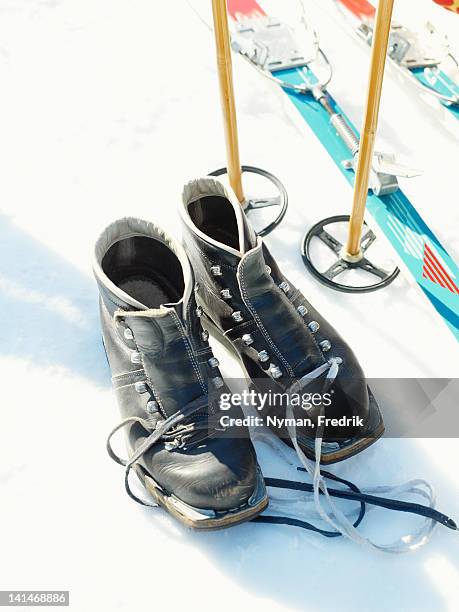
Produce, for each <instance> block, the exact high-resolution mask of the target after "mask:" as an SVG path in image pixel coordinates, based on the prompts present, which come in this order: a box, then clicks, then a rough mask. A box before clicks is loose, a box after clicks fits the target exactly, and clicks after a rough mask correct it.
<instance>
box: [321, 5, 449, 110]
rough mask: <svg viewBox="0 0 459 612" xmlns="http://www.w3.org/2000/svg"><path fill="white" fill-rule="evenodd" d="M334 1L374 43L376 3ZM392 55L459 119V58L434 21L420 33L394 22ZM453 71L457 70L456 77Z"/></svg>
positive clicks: (397, 65) (402, 70) (407, 74)
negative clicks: (435, 27)
mask: <svg viewBox="0 0 459 612" xmlns="http://www.w3.org/2000/svg"><path fill="white" fill-rule="evenodd" d="M332 1H333V3H334V5H335V6H336V7H337V8H338V10H340V12H341V13H342V14H343V15H344V17H345V19H346V21H347V22H348V23H349V25H350V26H351V27H352V29H353V30H354V32H355V33H356V34H357V36H358V37H359V38H360V39H361V40H363V41H364V42H365V43H366V44H367V45H368V47H370V46H371V41H372V38H373V24H374V18H375V13H376V9H375V7H374V6H373V4H371V3H370V2H369V1H368V0H332ZM388 57H389V59H390V61H391V64H392V65H393V66H394V67H395V68H396V69H397V71H398V72H399V73H400V74H401V75H402V76H403V77H404V78H406V79H409V80H410V81H411V82H412V83H414V84H415V85H416V86H417V87H418V88H420V90H421V91H422V92H423V93H425V94H427V95H428V96H430V97H434V98H436V99H437V100H438V102H439V103H440V104H441V105H442V106H443V107H445V108H446V109H447V110H448V111H449V112H450V113H451V114H452V115H453V116H454V117H455V118H456V119H459V61H458V60H457V59H456V58H455V57H454V55H453V54H452V52H451V50H450V49H449V46H448V41H447V40H446V38H445V37H440V36H439V35H438V34H437V32H436V31H435V29H434V27H433V26H432V24H427V25H426V31H425V32H424V33H419V32H414V31H412V30H410V29H409V28H407V27H405V26H403V25H400V24H397V23H393V24H392V29H391V38H390V41H389V52H388ZM447 64H449V66H448V67H447ZM443 65H445V68H443ZM448 68H449V69H448ZM451 73H456V78H454V77H453V75H452V74H451Z"/></svg>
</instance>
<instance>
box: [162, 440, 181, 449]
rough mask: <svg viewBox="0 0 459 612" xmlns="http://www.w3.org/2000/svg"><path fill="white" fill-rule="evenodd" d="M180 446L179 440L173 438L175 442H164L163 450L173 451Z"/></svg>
mask: <svg viewBox="0 0 459 612" xmlns="http://www.w3.org/2000/svg"><path fill="white" fill-rule="evenodd" d="M180 444H181V442H180V440H179V439H178V438H175V440H171V441H170V442H166V443H165V444H164V448H165V449H166V450H167V451H173V450H175V449H176V448H178V447H179V446H180Z"/></svg>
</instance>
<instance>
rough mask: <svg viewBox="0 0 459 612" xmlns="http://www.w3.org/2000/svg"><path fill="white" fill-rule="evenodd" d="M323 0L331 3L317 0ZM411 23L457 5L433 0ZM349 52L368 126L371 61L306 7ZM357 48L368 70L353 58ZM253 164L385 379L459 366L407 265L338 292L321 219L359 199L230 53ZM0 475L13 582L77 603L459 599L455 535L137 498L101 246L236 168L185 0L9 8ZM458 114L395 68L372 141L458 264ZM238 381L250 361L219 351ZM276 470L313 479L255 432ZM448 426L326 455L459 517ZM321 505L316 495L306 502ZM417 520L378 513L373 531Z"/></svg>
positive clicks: (332, 44)
mask: <svg viewBox="0 0 459 612" xmlns="http://www.w3.org/2000/svg"><path fill="white" fill-rule="evenodd" d="M316 4H317V3H316ZM399 4H400V11H404V19H405V21H406V18H408V19H409V18H411V17H413V19H414V17H416V18H417V19H418V18H419V19H420V18H421V17H422V18H424V17H425V19H427V18H429V19H430V20H431V21H433V22H435V23H438V24H439V28H441V27H444V28H445V29H447V30H448V31H449V35H450V38H451V40H453V41H454V42H455V43H457V40H458V34H459V17H456V16H454V15H450V14H447V13H446V12H445V11H442V9H440V8H439V7H436V6H433V5H432V3H431V2H430V0H422V1H421V0H419V1H418V2H417V3H416V15H415V16H412V15H411V11H409V10H408V8H407V7H409V5H410V3H404V4H405V6H404V7H403V6H402V5H403V3H401V2H400V3H399ZM310 12H311V15H312V16H313V17H314V21H315V23H316V24H317V25H318V27H319V29H320V31H321V36H322V39H323V44H324V46H325V48H326V49H327V50H328V52H329V55H330V58H331V60H332V62H333V63H334V64H335V67H336V70H335V78H334V81H333V85H332V88H331V89H332V93H334V95H336V97H337V98H338V99H339V100H340V102H341V104H342V105H343V106H344V108H345V110H346V111H347V112H348V113H349V114H350V116H351V118H352V119H353V120H354V121H355V122H356V123H357V124H360V122H361V113H362V101H363V95H364V94H363V92H364V90H365V80H366V70H367V65H368V55H367V52H366V50H365V49H363V48H362V47H361V46H360V45H359V43H356V42H354V41H353V40H352V39H351V38H350V37H349V36H348V35H347V34H345V33H344V32H343V30H342V29H341V28H339V26H338V25H337V24H336V23H335V22H334V21H333V20H331V19H330V16H329V15H328V16H327V14H326V12H324V11H322V10H321V9H320V7H319V8H318V7H317V6H313V4H311V7H310ZM350 64H352V70H350V68H349V65H350ZM235 75H236V88H237V97H238V110H239V125H240V141H241V151H242V158H243V161H244V162H245V163H249V164H253V165H258V166H260V167H264V168H266V169H268V170H270V171H272V172H274V173H275V174H277V175H278V176H279V177H281V178H282V180H283V182H284V183H285V185H286V187H287V189H288V191H289V195H290V201H291V207H290V210H289V212H288V214H287V217H286V219H285V221H284V223H283V225H282V226H281V228H279V230H278V231H277V232H275V233H274V234H273V235H271V236H270V237H269V238H268V239H267V242H268V244H269V246H270V248H271V249H272V251H273V252H274V254H275V255H276V257H277V258H278V259H279V261H280V263H281V265H282V267H283V268H284V270H285V271H286V273H287V275H288V276H290V277H291V278H292V280H293V282H295V283H296V284H298V285H300V286H301V288H302V289H303V290H304V291H305V293H306V295H308V296H311V301H313V303H314V304H315V305H317V306H318V307H319V308H321V309H322V310H323V311H324V313H326V315H327V317H329V318H330V319H331V320H332V321H333V322H334V323H335V324H336V326H337V327H338V328H339V329H341V330H343V332H344V335H345V336H346V338H347V339H348V341H349V342H350V344H351V345H352V346H353V347H354V348H355V351H356V352H357V354H358V355H359V357H360V359H361V361H362V363H363V364H364V366H365V369H366V371H367V373H368V374H369V375H370V376H400V377H409V376H420V377H422V376H429V375H430V376H437V377H446V376H457V364H458V359H457V344H456V343H455V341H454V338H453V336H452V334H451V333H450V332H449V330H448V329H447V328H446V326H444V324H443V323H442V322H441V321H440V320H439V319H437V318H436V317H435V316H434V315H433V311H432V309H431V307H430V305H429V304H428V303H427V302H426V301H423V300H422V298H421V297H420V294H419V293H418V292H417V289H416V288H415V287H414V286H413V283H412V281H410V279H408V278H407V277H401V278H400V279H399V280H398V281H397V282H396V283H395V284H394V285H393V286H391V287H390V288H388V289H386V290H385V291H382V292H378V293H375V294H368V295H365V296H359V297H355V296H348V295H342V294H335V293H332V292H329V291H327V290H325V289H323V288H321V287H319V286H318V285H317V284H316V282H315V281H314V280H313V279H312V278H311V277H309V276H308V274H307V273H306V272H305V270H304V268H303V266H302V263H301V257H300V254H299V245H300V241H301V238H302V236H303V234H304V231H305V230H306V228H308V227H310V226H311V225H312V223H315V222H316V221H317V220H318V219H320V218H323V217H325V216H327V215H328V214H335V213H340V212H342V211H346V210H348V209H349V206H350V202H351V191H350V190H349V188H348V186H347V184H346V183H345V181H344V179H343V178H342V177H341V176H340V174H339V173H338V172H336V170H335V168H334V167H333V165H332V164H331V162H330V160H329V159H328V157H327V155H326V153H325V152H324V151H323V150H322V149H321V147H320V145H319V144H318V143H317V142H316V141H315V140H314V139H313V138H312V137H310V136H309V135H307V134H306V137H305V132H304V130H303V131H300V130H298V129H297V127H296V126H295V124H294V122H293V121H292V120H291V119H290V118H289V116H288V113H287V112H285V111H286V110H288V105H287V104H286V103H284V101H283V98H282V97H281V96H279V95H278V93H277V92H276V90H275V88H273V87H271V86H270V85H269V84H267V83H265V82H263V81H262V80H261V79H260V77H259V76H258V75H257V74H256V73H255V72H253V71H251V69H250V68H249V67H248V66H247V65H246V64H245V63H243V62H239V61H235ZM0 82H1V83H2V96H1V103H0V108H1V112H0V167H1V169H2V172H1V181H0V236H1V242H0V309H1V312H2V313H3V321H2V326H1V328H0V347H1V348H0V368H1V371H2V382H3V389H2V417H1V418H2V427H1V430H0V456H1V463H0V490H1V493H2V501H1V511H0V512H1V514H0V516H1V522H0V541H1V543H2V555H1V556H2V569H1V587H0V588H2V589H69V590H70V591H71V595H70V597H71V607H72V609H74V610H77V611H86V610H92V609H98V610H101V611H102V610H115V609H116V610H133V609H135V610H147V609H149V610H150V609H153V608H157V609H164V608H166V607H167V608H173V609H174V610H176V609H180V608H189V607H191V609H200V610H213V609H215V608H217V607H218V609H221V610H227V609H228V610H229V609H231V610H234V609H237V608H242V607H244V609H246V608H252V609H264V610H283V609H302V610H308V611H328V610H330V611H331V610H356V609H357V610H386V609H400V610H429V612H430V611H432V610H451V611H452V610H456V609H457V601H458V596H459V538H458V537H457V534H455V533H453V532H451V531H447V530H446V529H438V530H437V532H436V533H435V534H434V537H433V539H432V541H431V542H430V543H429V544H428V545H427V546H426V547H424V548H423V549H421V550H419V551H417V552H415V553H412V554H409V555H401V556H384V555H376V554H375V555H372V554H370V553H368V552H367V551H366V550H363V549H360V548H359V547H358V546H356V545H355V544H353V543H351V542H347V541H343V540H340V539H335V540H329V539H324V538H320V537H319V536H315V535H313V534H310V533H307V532H302V531H299V530H296V529H293V528H289V527H275V526H270V525H253V524H246V525H242V526H239V527H235V528H232V529H230V530H227V531H224V532H220V533H207V534H199V533H192V532H189V531H187V530H185V529H184V528H182V527H181V526H180V525H178V524H176V523H175V522H174V521H173V520H172V519H171V518H169V517H168V516H166V515H165V514H164V513H163V512H162V511H160V510H156V511H155V510H144V509H142V508H140V507H137V506H136V505H135V504H133V502H132V501H131V500H129V498H128V497H127V496H126V495H125V494H124V491H123V474H122V470H121V468H119V466H116V465H115V464H113V463H112V462H111V461H110V460H109V458H108V456H107V455H106V451H105V446H104V444H105V438H106V435H107V433H108V431H110V430H111V428H112V427H113V426H114V425H115V424H116V423H117V420H118V414H117V410H116V406H115V401H114V396H113V395H112V392H111V389H110V375H109V371H108V368H107V365H106V362H105V357H104V355H103V350H102V346H101V341H100V331H99V326H98V312H97V292H96V287H95V283H94V281H93V279H92V275H91V270H90V261H91V253H92V248H93V243H94V241H95V239H96V237H97V235H98V233H99V232H100V231H101V230H102V229H103V227H104V226H105V225H106V224H107V223H109V222H110V221H112V220H113V219H115V218H118V217H121V216H124V215H138V216H140V217H145V218H148V219H152V220H153V221H155V222H156V223H158V224H160V225H162V226H163V227H164V228H165V229H167V230H168V231H170V232H172V233H174V234H175V235H177V236H178V235H179V231H180V229H179V223H178V217H177V213H176V205H177V203H178V202H179V198H180V192H181V188H182V185H183V183H184V182H185V181H186V180H188V179H189V178H192V177H194V176H199V175H203V174H205V173H206V172H208V171H209V170H212V169H214V168H217V167H220V166H222V165H224V144H223V136H222V129H221V117H220V108H219V101H218V90H217V83H216V75H215V65H214V50H213V40H212V35H211V34H210V33H209V32H208V31H206V29H205V28H204V27H203V26H202V24H201V23H200V22H199V21H198V20H197V19H196V17H195V16H194V15H193V13H192V12H191V11H190V9H189V7H188V5H187V3H186V2H180V1H178V0H170V1H169V2H164V3H163V4H162V6H161V10H160V11H159V9H158V3H153V2H151V1H147V0H134V1H133V2H125V1H122V0H111V1H110V2H107V1H103V0H91V1H89V0H79V1H78V2H73V1H71V0H0ZM458 135H459V124H458V125H456V124H454V123H453V122H452V121H451V120H450V119H449V118H448V117H447V116H446V115H445V116H443V117H441V118H440V119H439V117H438V112H437V110H435V109H434V108H431V107H429V106H428V105H427V104H425V103H423V102H422V101H420V100H419V99H416V97H415V96H414V93H413V92H412V91H411V90H409V88H407V87H404V86H403V85H401V84H400V82H399V81H398V79H397V77H396V75H395V74H393V73H392V72H391V71H390V70H389V71H388V78H387V79H386V84H385V89H384V98H383V103H382V119H381V129H380V132H379V136H378V139H379V140H380V144H381V146H380V147H379V148H382V149H389V150H395V151H399V152H400V153H402V154H403V155H404V156H405V157H407V158H408V159H409V161H410V164H411V165H415V166H419V167H421V168H423V169H424V171H425V173H424V175H423V176H422V177H420V178H419V179H413V180H412V181H411V182H408V181H404V182H403V188H404V189H405V191H406V192H407V193H408V195H409V196H410V198H411V199H412V201H415V202H416V205H417V207H418V209H419V210H420V212H421V214H422V215H423V216H424V217H425V218H426V219H428V221H429V224H430V225H431V226H432V228H433V229H434V231H435V232H436V233H437V234H438V235H439V238H440V239H441V240H442V242H444V243H445V244H446V246H447V248H448V249H449V251H450V253H451V255H452V256H453V257H455V258H456V259H457V257H458V255H459V243H458V238H457V227H458V212H457V206H456V200H457V198H456V191H457V189H456V176H457V172H456V163H457V136H458ZM215 348H216V353H217V354H218V356H220V358H221V359H223V360H224V362H225V367H224V373H225V375H226V376H227V377H237V376H239V371H238V369H237V366H236V364H235V363H234V362H232V361H231V359H230V357H229V356H227V355H226V354H225V352H224V349H223V348H222V347H219V346H216V347H215ZM257 448H258V450H259V454H260V462H261V465H262V469H263V471H264V473H265V474H266V475H269V476H281V477H282V476H291V477H296V472H295V469H294V466H295V465H296V464H297V462H296V460H295V456H294V453H292V452H291V451H290V450H289V449H287V448H286V447H283V446H282V445H281V444H274V447H271V446H269V445H266V444H264V443H259V444H258V445H257ZM458 459H459V451H458V445H457V441H456V440H455V439H431V440H427V439H402V440H395V439H386V440H383V441H380V442H379V443H378V444H377V445H375V446H373V447H372V448H371V449H370V450H368V451H366V452H365V453H364V454H362V455H359V456H357V457H354V458H352V459H350V460H349V461H347V462H345V464H340V465H338V466H335V467H334V468H333V471H335V472H336V473H337V474H339V475H342V476H344V477H347V478H350V479H351V480H353V481H354V482H356V483H358V484H360V485H362V486H366V485H367V486H369V485H376V484H390V483H398V482H402V481H405V480H408V479H411V478H417V477H422V478H426V479H427V480H429V481H430V482H431V483H432V484H433V485H434V486H435V489H436V490H437V493H438V499H439V507H440V509H442V510H444V511H445V512H446V513H447V514H449V515H450V516H452V517H455V518H456V519H459V502H458V495H457V469H456V466H457V463H458ZM304 507H308V508H310V507H311V505H310V501H308V500H305V501H304ZM413 521H414V522H416V519H410V518H407V517H399V516H392V515H391V514H390V513H387V512H384V511H379V510H375V511H374V512H372V513H370V515H369V517H368V520H367V521H366V522H365V524H364V525H363V532H364V533H365V534H367V535H371V536H372V537H374V538H375V539H378V541H387V540H388V539H392V538H395V536H396V535H397V534H400V533H404V532H405V531H407V530H408V529H409V528H410V527H411V526H412V525H413Z"/></svg>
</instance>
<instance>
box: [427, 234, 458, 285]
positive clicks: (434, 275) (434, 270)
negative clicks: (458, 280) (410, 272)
mask: <svg viewBox="0 0 459 612" xmlns="http://www.w3.org/2000/svg"><path fill="white" fill-rule="evenodd" d="M422 275H423V276H424V278H429V279H430V280H431V281H432V282H433V283H435V284H437V285H440V286H441V287H443V288H444V289H448V291H450V292H451V293H455V294H457V295H459V288H458V287H457V285H456V284H455V282H454V281H453V279H452V278H451V276H450V275H449V274H448V273H447V272H446V270H445V268H444V267H443V266H442V265H441V263H440V261H439V260H438V258H437V257H436V256H435V254H434V252H433V251H432V249H430V248H429V245H427V244H425V245H424V267H423V270H422Z"/></svg>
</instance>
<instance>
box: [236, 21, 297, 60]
mask: <svg viewBox="0 0 459 612" xmlns="http://www.w3.org/2000/svg"><path fill="white" fill-rule="evenodd" d="M231 46H232V47H233V49H234V50H235V51H237V52H238V53H241V54H242V55H245V56H246V57H247V58H248V59H249V60H250V61H251V62H252V63H254V64H255V65H257V66H258V67H259V68H261V69H262V70H266V71H268V72H275V71H276V70H286V69H288V68H299V67H302V66H306V64H307V61H308V60H306V58H305V56H304V55H303V53H301V51H300V50H299V49H298V46H297V42H296V40H295V37H294V35H293V33H292V30H291V29H290V28H289V26H288V25H286V24H284V23H281V22H280V21H279V20H278V19H274V18H273V17H254V18H253V19H246V20H244V21H243V22H242V23H241V24H240V25H239V26H238V29H237V33H236V34H235V35H234V36H233V39H232V41H231Z"/></svg>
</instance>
